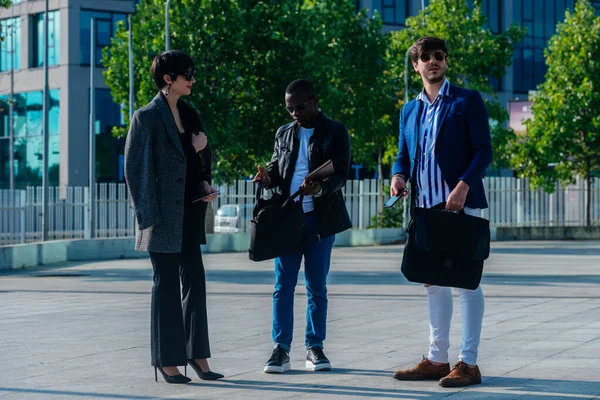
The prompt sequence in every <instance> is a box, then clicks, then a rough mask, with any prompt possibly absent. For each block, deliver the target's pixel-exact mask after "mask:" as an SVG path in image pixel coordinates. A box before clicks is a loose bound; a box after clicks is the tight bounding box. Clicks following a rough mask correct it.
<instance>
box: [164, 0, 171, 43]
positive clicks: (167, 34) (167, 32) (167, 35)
mask: <svg viewBox="0 0 600 400" xmlns="http://www.w3.org/2000/svg"><path fill="white" fill-rule="evenodd" d="M170 6H171V0H167V4H166V5H165V49H166V51H168V50H169V49H170V48H171V32H170V30H169V7H170Z"/></svg>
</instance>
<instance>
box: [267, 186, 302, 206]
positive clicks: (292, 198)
mask: <svg viewBox="0 0 600 400" xmlns="http://www.w3.org/2000/svg"><path fill="white" fill-rule="evenodd" d="M263 189H265V188H263V187H261V186H257V187H256V201H257V202H258V200H260V192H261V191H262V190H263ZM265 190H268V189H265ZM298 196H300V200H299V201H300V202H302V200H304V195H303V194H302V190H301V189H298V191H296V192H295V193H294V194H292V195H291V196H290V197H289V198H288V199H287V200H286V201H285V202H284V203H283V204H282V205H281V207H287V205H288V204H290V203H291V202H292V201H293V200H294V199H295V198H296V197H298Z"/></svg>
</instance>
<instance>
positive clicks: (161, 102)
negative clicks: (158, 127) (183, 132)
mask: <svg viewBox="0 0 600 400" xmlns="http://www.w3.org/2000/svg"><path fill="white" fill-rule="evenodd" d="M152 102H153V103H154V105H155V106H156V108H157V109H158V113H159V114H160V117H161V118H162V120H163V122H164V124H165V127H166V128H167V133H168V134H169V137H170V138H171V141H172V142H173V144H174V145H175V147H176V148H177V150H179V152H180V153H181V155H183V156H185V153H184V152H183V147H181V140H180V139H179V129H178V128H177V124H176V123H175V118H174V117H173V113H172V112H171V109H170V108H169V104H168V103H167V101H166V100H165V98H164V97H163V94H162V93H160V92H158V94H157V95H156V97H154V100H152Z"/></svg>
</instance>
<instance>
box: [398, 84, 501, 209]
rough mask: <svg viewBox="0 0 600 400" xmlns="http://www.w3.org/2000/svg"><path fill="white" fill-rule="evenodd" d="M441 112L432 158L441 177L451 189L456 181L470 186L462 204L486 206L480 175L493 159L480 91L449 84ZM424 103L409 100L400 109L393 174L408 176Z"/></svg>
mask: <svg viewBox="0 0 600 400" xmlns="http://www.w3.org/2000/svg"><path fill="white" fill-rule="evenodd" d="M442 100H443V103H442V109H441V111H440V117H439V118H440V122H439V124H438V126H439V131H438V132H437V139H436V144H435V158H436V160H437V162H438V165H439V166H440V170H441V171H442V175H443V176H444V180H445V181H446V183H447V184H448V186H450V189H451V190H453V189H454V188H455V187H456V185H457V184H458V182H459V181H465V183H467V184H468V185H469V187H470V190H469V194H468V195H467V201H466V202H465V207H470V208H487V207H488V203H487V199H486V197H485V191H484V189H483V182H482V178H483V174H484V172H485V170H486V168H487V167H488V165H489V164H490V163H491V162H492V142H491V137H490V125H489V121H488V114H487V110H486V108H485V105H484V104H483V99H482V98H481V95H480V94H479V92H477V91H475V90H469V89H463V88H459V87H456V86H452V85H450V91H449V96H445V97H444V98H443V99H442ZM422 107H423V102H421V101H417V100H416V99H415V100H412V101H410V102H408V103H407V104H406V105H404V107H402V111H400V138H399V140H398V156H397V157H396V162H395V163H394V167H393V168H392V175H394V174H398V173H399V174H402V175H404V176H405V177H406V178H407V179H408V180H410V179H411V177H412V174H413V169H414V167H415V160H416V154H415V153H416V151H417V140H418V137H419V120H420V118H419V115H420V113H421V108H422Z"/></svg>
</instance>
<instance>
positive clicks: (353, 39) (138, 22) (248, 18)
mask: <svg viewBox="0 0 600 400" xmlns="http://www.w3.org/2000/svg"><path fill="white" fill-rule="evenodd" d="M164 17H165V15H164V1H163V0H145V1H143V2H141V4H139V5H138V8H137V13H136V14H135V15H134V16H133V48H134V54H135V57H134V60H135V61H134V63H135V68H134V69H135V92H136V101H135V107H136V108H139V107H140V106H143V105H144V104H146V103H147V102H148V101H149V100H151V98H152V97H153V96H154V95H155V94H156V93H157V89H156V88H155V87H154V83H153V82H152V79H151V76H150V72H149V69H150V65H151V62H152V58H153V57H154V56H155V55H156V54H158V53H160V52H162V51H163V50H164V47H165V46H164V43H165V40H164ZM170 20H171V23H170V29H171V48H173V49H181V50H184V51H186V52H187V53H189V54H190V55H191V56H192V58H193V59H194V60H195V62H196V70H197V76H196V79H197V83H196V85H195V87H194V89H193V93H192V96H191V98H189V99H188V100H189V101H190V102H191V103H192V104H193V105H194V106H195V107H196V108H197V109H198V110H199V111H200V112H201V114H202V118H203V121H204V123H205V127H206V130H207V134H208V135H209V137H210V140H211V145H212V148H213V149H214V151H215V153H216V157H215V160H216V171H217V176H218V177H219V178H220V179H221V180H231V179H236V178H239V177H240V176H250V175H251V174H253V172H254V171H255V168H256V165H257V164H261V163H262V164H264V163H265V162H266V161H267V160H268V159H269V158H270V156H271V153H272V149H273V138H274V133H275V130H276V129H277V127H278V126H280V125H282V124H284V123H286V122H289V121H290V119H289V115H288V114H287V113H286V111H285V109H284V107H283V106H284V104H283V98H284V92H285V88H286V86H287V84H288V83H289V82H291V81H292V80H294V79H298V78H305V79H309V80H311V81H313V83H314V84H315V87H316V89H317V92H318V94H319V96H320V98H321V101H320V106H321V108H322V109H323V111H324V112H325V114H327V115H329V116H330V117H332V118H335V119H337V120H340V121H342V122H344V123H345V124H346V125H347V126H348V128H349V131H350V135H351V138H352V142H353V144H354V145H355V148H354V149H353V154H354V156H355V157H358V158H361V155H360V154H361V152H360V151H357V150H356V145H357V144H359V145H360V146H359V147H361V146H362V142H361V138H362V137H363V136H368V135H374V134H380V135H384V134H386V133H387V132H386V130H387V127H386V122H385V121H382V122H378V121H380V120H381V117H380V115H379V110H380V109H381V107H383V105H384V104H385V102H383V101H381V97H382V96H383V95H385V89H384V87H383V86H382V84H381V80H378V79H379V77H380V76H382V75H383V63H382V62H381V60H382V59H383V55H384V52H385V49H386V47H387V43H386V36H385V35H384V34H382V33H381V26H382V24H381V21H380V20H379V19H377V18H375V19H367V18H366V17H365V14H364V13H363V12H361V13H358V15H357V13H356V10H355V6H354V2H353V1H348V0H327V1H316V0H303V1H302V0H283V1H266V0H262V1H259V0H229V1H223V0H202V1H198V0H178V1H176V2H173V3H172V4H171V10H170ZM127 60H128V33H127V30H126V28H125V26H121V27H120V28H119V30H118V32H117V34H116V35H115V38H114V39H113V40H112V43H111V46H110V47H109V48H108V49H107V51H105V53H104V58H103V61H104V64H105V66H106V67H107V69H106V72H105V80H106V82H107V84H108V86H109V87H110V89H111V92H112V95H113V98H114V99H115V101H116V102H118V103H122V104H125V105H127V104H128V90H129V88H128V82H129V78H128V61H127ZM124 112H125V113H127V112H128V110H127V109H125V110H124ZM388 125H389V124H388ZM115 134H116V135H119V136H123V135H125V134H126V130H125V129H123V128H120V129H119V128H117V129H116V130H115ZM365 158H366V157H365Z"/></svg>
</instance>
